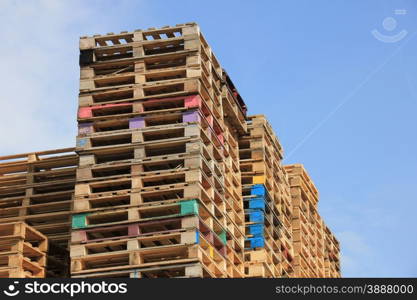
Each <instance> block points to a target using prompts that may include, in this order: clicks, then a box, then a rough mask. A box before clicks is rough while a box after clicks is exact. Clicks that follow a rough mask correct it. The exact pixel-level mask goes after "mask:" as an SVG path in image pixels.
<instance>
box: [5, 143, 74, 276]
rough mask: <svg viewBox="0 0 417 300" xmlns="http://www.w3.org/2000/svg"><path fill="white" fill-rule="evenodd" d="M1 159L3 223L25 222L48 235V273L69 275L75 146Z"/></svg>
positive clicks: (50, 274) (51, 274) (48, 274)
mask: <svg viewBox="0 0 417 300" xmlns="http://www.w3.org/2000/svg"><path fill="white" fill-rule="evenodd" d="M0 161H1V162H0V223H7V222H16V221H23V222H25V223H27V224H28V225H30V226H33V228H35V229H36V230H38V231H40V232H41V233H42V234H44V235H46V236H47V237H48V239H49V242H50V247H49V251H48V262H47V276H48V277H65V276H68V274H69V273H68V264H69V253H68V242H69V237H70V229H71V217H70V216H71V210H72V201H73V194H74V186H75V171H76V166H77V162H78V157H77V155H76V154H75V153H74V148H66V149H57V150H48V151H42V152H33V153H24V154H17V155H9V156H2V157H0Z"/></svg>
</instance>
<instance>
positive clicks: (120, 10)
mask: <svg viewBox="0 0 417 300" xmlns="http://www.w3.org/2000/svg"><path fill="white" fill-rule="evenodd" d="M130 4H131V5H128V4H127V2H126V1H118V2H116V4H114V2H110V1H78V0H77V1H57V0H42V1H12V0H6V1H4V0H3V1H0V36H1V37H2V46H1V47H0V65H1V66H2V72H1V75H0V82H1V94H0V119H1V126H0V140H1V144H0V145H1V146H0V155H6V154H13V153H19V152H29V151H39V150H46V149H53V148H59V147H71V146H73V145H74V144H75V135H76V109H77V94H78V80H79V68H78V39H79V37H80V36H82V35H92V34H95V33H106V32H108V31H114V32H117V30H118V29H119V31H120V30H133V29H135V28H140V26H143V21H144V18H139V17H140V14H142V11H144V10H140V9H137V8H136V9H132V7H133V8H134V7H137V6H143V2H142V1H136V2H130ZM129 13H130V16H133V15H135V16H136V17H137V18H138V20H139V19H140V20H141V22H138V24H137V26H136V24H135V25H133V27H132V25H129V24H126V23H125V22H126V19H128V18H126V16H127V15H129ZM148 18H149V16H147V18H146V19H148Z"/></svg>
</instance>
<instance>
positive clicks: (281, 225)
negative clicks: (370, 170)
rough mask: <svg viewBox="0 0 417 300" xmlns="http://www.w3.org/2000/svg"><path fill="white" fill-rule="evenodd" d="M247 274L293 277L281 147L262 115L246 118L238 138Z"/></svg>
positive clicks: (289, 224) (285, 182)
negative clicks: (246, 122)
mask: <svg viewBox="0 0 417 300" xmlns="http://www.w3.org/2000/svg"><path fill="white" fill-rule="evenodd" d="M239 148H240V168H241V173H242V174H241V179H242V184H243V202H244V207H245V221H246V242H245V273H246V276H247V277H270V278H275V277H290V276H292V273H293V270H292V259H293V249H292V231H291V214H292V204H291V196H290V190H289V184H288V178H287V176H286V174H285V172H284V169H283V166H282V165H281V160H282V157H283V149H282V147H281V144H280V143H279V141H278V138H277V137H276V136H275V134H274V132H273V130H272V127H271V126H270V124H269V122H268V121H267V120H266V118H265V117H264V116H263V115H255V116H250V117H248V134H247V135H246V136H242V137H241V138H240V140H239Z"/></svg>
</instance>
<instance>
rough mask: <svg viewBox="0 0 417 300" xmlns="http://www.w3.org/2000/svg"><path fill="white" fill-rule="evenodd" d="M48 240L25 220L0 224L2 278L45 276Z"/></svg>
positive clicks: (0, 275) (0, 276) (0, 267)
mask: <svg viewBox="0 0 417 300" xmlns="http://www.w3.org/2000/svg"><path fill="white" fill-rule="evenodd" d="M47 250H48V240H47V238H46V236H45V235H43V234H42V233H40V232H39V231H37V230H35V229H34V228H32V227H30V226H28V225H26V224H25V223H24V222H12V223H2V224H0V278H44V277H45V265H46V253H47Z"/></svg>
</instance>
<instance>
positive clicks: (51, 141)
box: [0, 0, 417, 277]
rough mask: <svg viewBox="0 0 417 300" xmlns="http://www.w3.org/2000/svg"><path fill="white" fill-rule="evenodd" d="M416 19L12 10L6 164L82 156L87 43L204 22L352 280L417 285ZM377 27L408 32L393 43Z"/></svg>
mask: <svg viewBox="0 0 417 300" xmlns="http://www.w3.org/2000/svg"><path fill="white" fill-rule="evenodd" d="M416 8H417V3H416V2H415V1H412V0H410V1H401V0H399V1H395V2H394V1H388V0H387V1H384V0H368V1H359V0H356V1H341V0H333V1H321V0H315V1H308V0H306V1H300V0H287V1H210V2H208V1H197V0H195V1H180V0H176V1H8V0H5V1H1V2H0V36H2V47H0V65H2V66H3V72H2V74H1V75H0V76H1V78H0V80H1V82H2V94H1V96H0V104H1V110H0V117H1V119H2V124H3V125H2V126H1V128H0V137H1V146H0V155H4V154H12V153H20V152H29V151H33V150H45V149H52V148H59V147H68V146H72V145H73V144H74V142H75V135H76V123H75V116H76V106H77V90H78V76H79V69H78V38H79V36H82V35H92V34H95V33H107V32H119V31H122V30H134V29H137V28H148V27H159V26H164V25H174V24H177V23H184V22H190V21H195V22H198V23H199V24H200V26H201V28H202V31H203V33H204V35H205V36H206V38H207V40H208V41H209V43H210V45H211V46H212V48H213V49H214V51H215V53H216V55H217V57H218V58H219V60H220V62H221V64H222V65H223V66H224V67H225V68H226V69H227V70H228V72H229V73H230V75H231V77H232V79H233V80H234V82H235V84H236V85H237V87H238V88H239V90H240V92H241V94H242V95H243V97H244V99H245V100H246V103H247V105H248V107H249V112H250V113H251V114H260V113H264V114H266V115H267V117H268V118H269V119H270V121H271V123H272V125H273V127H274V129H275V130H276V132H277V134H278V136H279V138H280V140H281V143H282V144H283V146H284V149H285V151H286V153H287V155H288V156H287V159H286V163H293V162H301V163H303V164H304V165H305V167H306V168H307V170H308V171H309V173H310V175H311V176H312V178H313V180H314V182H315V183H316V185H317V186H318V188H319V191H320V204H319V207H320V212H321V214H322V215H323V217H324V218H325V220H326V221H327V223H328V224H329V226H330V227H331V229H332V230H333V231H334V232H335V233H336V235H337V236H338V238H339V239H340V241H341V244H342V262H343V263H342V267H343V275H344V276H349V277H352V276H355V277H367V276H374V277H401V276H413V277H415V276H417V258H416V255H415V254H416V247H417V232H416V231H417V229H416V228H417V218H416V213H417V204H416V203H417V201H416V199H417V189H416V188H415V187H416V181H417V155H416V153H417V139H416V137H417V134H416V132H417V131H416V129H417V118H416V115H417V55H416V53H417V38H416V35H417V34H415V32H416V31H417V17H416V12H417V9H416ZM398 9H405V10H406V13H405V14H398V11H397V14H396V13H395V10H398ZM389 17H391V18H393V19H394V20H396V22H397V23H396V25H397V26H396V28H393V27H394V26H392V24H393V22H392V19H388V21H390V24H391V27H389V26H388V25H389V24H388V23H389V22H388V21H387V22H388V23H386V26H385V27H384V26H383V24H382V22H383V20H384V19H385V20H386V18H389ZM387 24H388V25H387ZM394 25H395V24H394ZM386 28H388V29H391V31H389V30H387V29H386ZM374 29H376V30H378V31H379V32H380V33H381V34H385V35H388V36H395V35H396V34H399V33H400V32H401V31H402V30H406V31H407V34H406V36H405V37H404V38H403V39H401V40H399V41H397V42H395V43H385V42H382V41H379V40H377V39H376V38H375V37H374V36H373V35H372V34H371V31H372V30H374Z"/></svg>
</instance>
